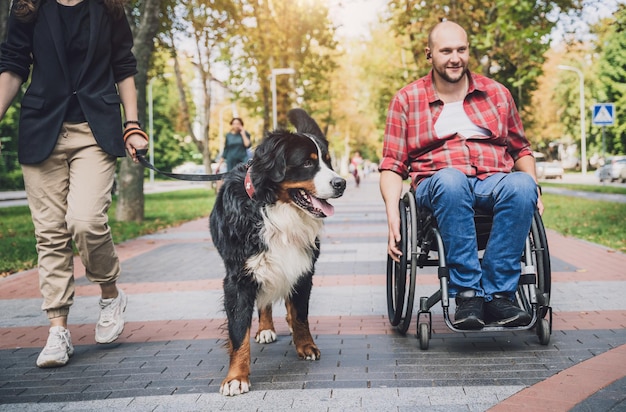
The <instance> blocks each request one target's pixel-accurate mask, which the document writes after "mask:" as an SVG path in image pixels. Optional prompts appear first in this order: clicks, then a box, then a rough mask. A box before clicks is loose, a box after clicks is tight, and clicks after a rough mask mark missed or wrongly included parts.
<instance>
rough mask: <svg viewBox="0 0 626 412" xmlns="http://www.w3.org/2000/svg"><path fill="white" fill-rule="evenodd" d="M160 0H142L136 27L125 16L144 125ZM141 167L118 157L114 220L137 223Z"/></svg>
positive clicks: (141, 207)
mask: <svg viewBox="0 0 626 412" xmlns="http://www.w3.org/2000/svg"><path fill="white" fill-rule="evenodd" d="M160 7H161V0H146V1H145V2H143V3H142V6H141V10H140V16H141V18H140V20H139V24H138V25H137V26H134V25H133V20H132V19H129V21H130V23H131V27H132V28H133V35H134V39H135V45H134V47H133V53H134V54H135V57H136V58H137V71H138V73H137V75H136V76H135V83H136V87H137V109H138V112H139V120H140V121H141V122H142V124H146V121H145V120H146V117H147V116H146V85H147V77H148V69H149V67H150V57H151V55H152V52H153V50H154V37H155V36H156V34H157V32H158V30H159V13H160ZM143 172H144V168H143V167H142V166H141V165H139V164H135V163H133V161H132V160H131V159H130V158H129V157H125V158H123V159H122V160H121V163H120V171H119V176H118V189H119V197H118V202H117V209H116V219H117V220H118V221H122V222H132V221H134V222H141V221H142V220H143V218H144V196H143Z"/></svg>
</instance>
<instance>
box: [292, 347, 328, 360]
mask: <svg viewBox="0 0 626 412" xmlns="http://www.w3.org/2000/svg"><path fill="white" fill-rule="evenodd" d="M297 351H298V357H299V358H300V359H304V360H312V361H314V360H320V358H321V357H322V353H321V352H320V350H319V349H318V348H317V346H315V345H304V346H302V347H301V348H298V349H297Z"/></svg>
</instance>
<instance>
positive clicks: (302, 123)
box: [287, 109, 326, 140]
mask: <svg viewBox="0 0 626 412" xmlns="http://www.w3.org/2000/svg"><path fill="white" fill-rule="evenodd" d="M287 118H289V121H290V122H291V124H293V125H294V126H295V127H296V130H297V131H298V133H308V134H312V135H313V136H316V137H319V138H320V139H323V140H326V137H325V136H324V133H322V129H320V127H319V126H318V125H317V123H316V122H315V120H313V118H312V117H311V116H309V114H308V113H307V112H306V111H304V110H303V109H291V110H289V112H288V113H287Z"/></svg>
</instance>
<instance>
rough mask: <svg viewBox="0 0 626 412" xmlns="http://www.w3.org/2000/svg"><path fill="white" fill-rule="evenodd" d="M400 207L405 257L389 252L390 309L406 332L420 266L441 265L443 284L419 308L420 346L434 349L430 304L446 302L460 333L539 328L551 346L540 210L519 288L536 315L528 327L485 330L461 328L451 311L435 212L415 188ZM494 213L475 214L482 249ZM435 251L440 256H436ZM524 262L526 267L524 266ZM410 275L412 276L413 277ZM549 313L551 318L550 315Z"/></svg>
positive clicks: (523, 258) (547, 275) (520, 296)
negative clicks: (422, 206) (420, 201)
mask: <svg viewBox="0 0 626 412" xmlns="http://www.w3.org/2000/svg"><path fill="white" fill-rule="evenodd" d="M399 208H400V235H401V241H400V245H399V247H400V250H401V251H402V256H401V257H400V262H399V263H398V262H395V261H394V260H393V259H391V257H389V256H388V257H387V313H388V317H389V322H390V323H391V325H392V326H395V327H396V329H397V330H398V331H399V332H400V333H402V334H405V333H406V331H407V330H408V329H409V326H410V323H411V318H412V315H413V306H414V301H415V284H416V277H417V268H418V267H419V268H424V267H425V266H437V267H438V277H439V284H440V288H439V290H437V291H436V292H435V293H434V294H433V295H431V296H426V297H420V299H419V309H418V312H417V338H418V339H419V343H420V348H421V349H423V350H426V349H428V345H429V340H430V336H431V334H432V314H431V312H430V309H431V308H432V307H433V306H434V305H436V304H437V303H438V302H441V305H442V309H443V316H444V320H445V323H446V325H447V326H448V327H449V328H450V329H451V330H453V331H456V332H465V333H467V332H492V331H515V330H529V329H532V328H535V329H536V333H537V336H538V338H539V343H540V344H542V345H547V344H548V343H549V342H550V334H551V333H552V308H551V307H550V288H551V271H550V254H549V251H548V243H547V238H546V233H545V229H544V226H543V221H542V220H541V215H540V214H539V212H535V215H534V217H533V221H532V225H531V229H530V232H529V234H528V237H527V238H526V245H525V247H524V251H523V252H522V255H521V259H520V263H521V264H520V268H521V270H522V272H521V275H520V281H519V285H518V288H517V292H516V299H517V302H518V304H519V305H520V307H521V308H523V309H524V310H526V311H527V312H528V313H530V315H531V317H532V319H531V321H530V323H529V324H528V325H526V326H515V327H507V326H498V325H485V327H484V328H482V329H480V330H465V329H458V328H456V327H455V326H454V325H453V324H452V322H451V320H450V316H449V306H450V299H449V297H448V278H449V269H448V267H447V264H446V259H445V253H442V251H445V249H444V246H443V241H442V239H441V235H440V233H439V230H438V228H437V225H436V222H435V219H434V216H433V215H432V214H431V213H430V212H429V211H427V210H423V211H419V210H418V208H417V206H416V201H415V196H414V193H413V191H409V192H406V193H405V194H404V196H403V197H402V198H401V199H400V202H399ZM491 219H492V218H491V216H490V215H483V214H479V213H477V214H476V215H475V217H474V220H475V222H476V229H477V238H478V245H479V251H481V250H483V249H484V245H486V243H487V240H488V238H489V232H490V230H491ZM431 252H435V253H436V254H437V257H431ZM522 266H523V267H522ZM407 275H408V276H407ZM546 317H547V319H546Z"/></svg>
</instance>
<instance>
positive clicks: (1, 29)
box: [0, 0, 11, 42]
mask: <svg viewBox="0 0 626 412" xmlns="http://www.w3.org/2000/svg"><path fill="white" fill-rule="evenodd" d="M10 10H11V0H0V42H3V41H4V39H6V38H7V26H8V23H9V11H10Z"/></svg>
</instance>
